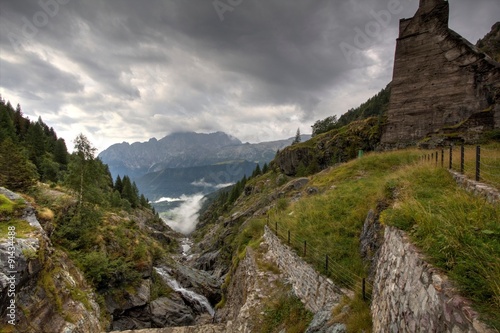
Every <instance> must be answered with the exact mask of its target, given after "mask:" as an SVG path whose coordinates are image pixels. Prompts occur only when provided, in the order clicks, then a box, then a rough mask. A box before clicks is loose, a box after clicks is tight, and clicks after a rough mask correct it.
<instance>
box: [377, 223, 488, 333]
mask: <svg viewBox="0 0 500 333" xmlns="http://www.w3.org/2000/svg"><path fill="white" fill-rule="evenodd" d="M372 317H373V332H375V333H378V332H380V333H382V332H384V333H385V332H440V333H441V332H453V333H459V332H492V331H490V330H488V329H487V327H486V326H485V325H484V324H483V323H481V322H480V321H479V320H478V314H477V313H476V312H475V311H474V310H472V308H471V307H470V303H469V302H468V301H467V300H466V299H465V298H463V297H460V296H458V293H457V292H456V290H455V289H454V288H453V286H452V284H451V283H450V282H449V281H448V279H447V278H446V276H444V275H443V274H442V273H440V272H439V271H438V270H437V269H436V268H434V267H433V266H431V265H430V264H428V263H427V262H426V261H425V260H424V258H423V257H422V255H421V254H420V253H419V251H418V250H417V249H416V248H415V246H413V245H412V244H411V243H410V241H409V239H408V237H407V236H406V234H405V233H404V232H402V231H400V230H398V229H396V228H392V227H386V229H385V235H384V243H383V245H382V247H381V248H380V253H379V257H378V261H377V266H376V275H375V280H374V284H373V296H372Z"/></svg>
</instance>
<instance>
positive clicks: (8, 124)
mask: <svg viewBox="0 0 500 333" xmlns="http://www.w3.org/2000/svg"><path fill="white" fill-rule="evenodd" d="M7 138H9V139H11V140H12V141H13V142H15V141H17V137H16V129H15V127H14V123H13V122H12V118H11V117H10V115H9V111H8V110H7V108H6V107H2V108H0V142H2V141H4V140H6V139H7Z"/></svg>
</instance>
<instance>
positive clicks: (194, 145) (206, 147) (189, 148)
mask: <svg viewBox="0 0 500 333" xmlns="http://www.w3.org/2000/svg"><path fill="white" fill-rule="evenodd" d="M308 138H309V136H307V135H304V136H303V141H304V140H307V139H308ZM292 141H293V138H290V139H286V140H278V141H271V142H263V143H256V144H250V143H242V142H241V141H240V140H239V139H237V138H235V137H233V136H231V135H228V134H226V133H224V132H215V133H209V134H203V133H195V132H181V133H173V134H170V135H167V136H166V137H164V138H162V139H160V140H157V139H154V138H153V139H150V140H149V141H147V142H136V143H133V144H129V143H126V142H124V143H120V144H115V145H112V146H110V147H109V148H108V149H106V150H104V151H103V152H101V153H100V154H99V158H100V159H101V160H102V161H103V162H104V163H106V164H108V165H109V168H110V171H111V173H112V174H113V176H114V177H116V176H117V175H122V176H123V175H129V176H130V177H132V178H139V177H141V176H143V175H145V174H147V173H150V172H159V171H161V170H164V169H166V168H187V167H197V166H205V165H214V164H219V163H227V162H229V161H249V162H256V163H261V164H263V163H266V162H269V161H271V160H272V159H273V158H274V156H275V155H276V151H277V150H279V149H283V148H284V147H286V146H289V145H290V144H291V143H292Z"/></svg>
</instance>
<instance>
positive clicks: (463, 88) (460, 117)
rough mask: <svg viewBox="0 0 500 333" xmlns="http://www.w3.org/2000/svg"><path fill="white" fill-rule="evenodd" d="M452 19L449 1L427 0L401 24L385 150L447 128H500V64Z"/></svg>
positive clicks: (481, 129) (411, 142) (477, 130)
mask: <svg viewBox="0 0 500 333" xmlns="http://www.w3.org/2000/svg"><path fill="white" fill-rule="evenodd" d="M448 18H449V2H448V1H445V0H421V1H420V7H419V9H418V11H417V13H416V14H415V16H414V17H413V18H411V19H403V20H401V22H400V33H399V38H398V39H397V44H396V53H395V60H394V72H393V80H392V84H391V86H392V88H391V98H390V102H389V109H388V113H387V116H388V121H387V126H386V128H385V132H384V134H383V136H382V146H383V147H384V148H398V147H405V146H409V145H413V144H415V143H417V142H418V141H419V140H421V139H423V138H425V137H426V136H428V135H430V134H433V133H439V132H440V130H441V129H443V128H449V129H450V130H453V129H454V128H453V127H457V128H458V127H460V126H461V125H465V129H464V128H461V129H460V130H465V131H466V132H469V131H472V132H484V131H486V130H493V129H496V128H500V64H498V63H497V62H495V61H493V60H492V59H491V58H490V57H488V56H487V55H485V54H484V53H482V52H480V51H479V50H478V49H477V48H476V47H475V46H473V45H472V44H470V43H469V42H468V41H467V40H465V39H464V38H463V37H461V36H460V35H458V34H457V33H456V32H454V31H452V30H450V29H449V28H448ZM480 113H481V114H480ZM478 114H480V115H478ZM474 115H475V116H474ZM471 117H472V118H473V119H471V120H470V121H469V122H468V120H469V118H471ZM478 119H479V120H480V121H478ZM462 127H463V126H462ZM455 130H456V129H455ZM450 133H451V132H450Z"/></svg>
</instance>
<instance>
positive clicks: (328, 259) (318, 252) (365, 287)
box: [267, 219, 373, 301]
mask: <svg viewBox="0 0 500 333" xmlns="http://www.w3.org/2000/svg"><path fill="white" fill-rule="evenodd" d="M267 226H268V228H269V229H270V230H271V231H272V232H273V233H274V234H275V235H276V236H277V237H278V238H279V239H280V240H281V241H282V243H284V244H286V245H288V246H289V247H290V248H291V249H293V250H294V251H295V252H296V253H297V255H299V256H300V257H301V258H302V259H303V260H304V261H306V262H307V263H309V264H310V265H312V266H313V267H314V268H315V269H316V271H317V272H318V273H320V274H322V275H323V276H325V277H327V278H329V279H331V280H332V281H333V282H334V283H335V284H336V285H337V286H339V287H340V288H345V289H348V290H350V291H353V292H354V293H355V294H358V295H362V297H363V299H364V300H365V301H370V300H371V296H372V289H373V288H372V284H371V283H370V282H369V281H368V280H367V278H366V277H364V276H360V275H359V274H357V273H355V272H354V271H353V270H350V269H349V268H348V267H346V266H344V265H340V264H339V263H337V262H336V261H335V260H334V259H333V258H335V257H336V256H335V255H334V254H333V253H331V252H328V251H325V250H322V249H319V248H317V247H314V246H312V245H311V243H310V242H308V240H307V239H306V238H305V237H303V236H302V235H300V234H299V233H298V232H297V231H295V232H294V231H293V230H290V229H289V228H288V227H286V226H283V225H280V224H279V223H278V222H277V221H276V222H274V223H271V222H270V221H269V219H268V222H267Z"/></svg>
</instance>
